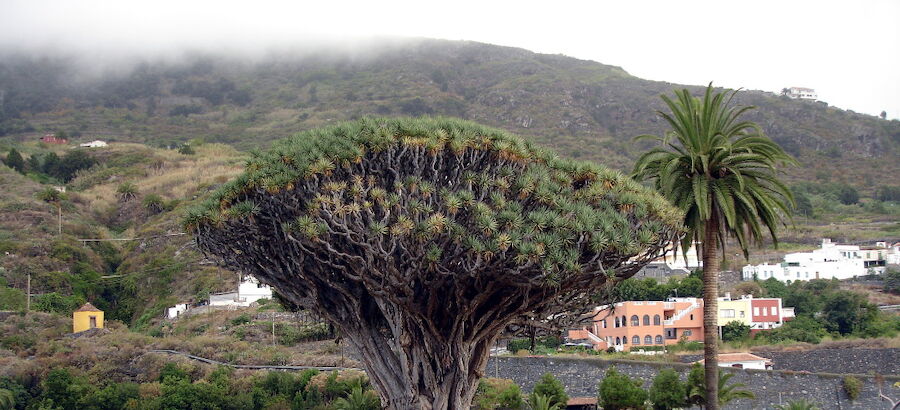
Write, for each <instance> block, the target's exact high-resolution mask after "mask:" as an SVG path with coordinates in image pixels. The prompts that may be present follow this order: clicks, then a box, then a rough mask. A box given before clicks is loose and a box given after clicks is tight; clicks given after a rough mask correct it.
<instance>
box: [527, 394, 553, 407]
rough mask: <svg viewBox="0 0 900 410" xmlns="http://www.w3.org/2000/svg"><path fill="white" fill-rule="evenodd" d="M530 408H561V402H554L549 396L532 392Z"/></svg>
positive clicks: (529, 399)
mask: <svg viewBox="0 0 900 410" xmlns="http://www.w3.org/2000/svg"><path fill="white" fill-rule="evenodd" d="M528 409H529V410H559V409H560V407H559V404H557V403H553V402H552V401H551V399H550V398H549V397H546V396H542V395H540V394H532V395H531V396H530V397H528Z"/></svg>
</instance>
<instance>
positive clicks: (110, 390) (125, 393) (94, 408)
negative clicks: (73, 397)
mask: <svg viewBox="0 0 900 410" xmlns="http://www.w3.org/2000/svg"><path fill="white" fill-rule="evenodd" d="M138 400H140V393H139V392H138V384H137V383H112V384H110V385H108V386H106V387H104V388H102V389H99V390H93V391H91V392H90V393H89V394H86V395H85V396H83V397H82V398H81V399H80V400H79V408H81V409H91V410H118V409H124V408H127V405H128V404H132V405H134V404H136V403H137V401H138ZM130 402H131V403H130Z"/></svg>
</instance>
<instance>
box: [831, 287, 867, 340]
mask: <svg viewBox="0 0 900 410" xmlns="http://www.w3.org/2000/svg"><path fill="white" fill-rule="evenodd" d="M868 307H869V303H868V301H866V299H865V296H863V295H862V294H859V293H853V292H849V291H846V290H842V291H837V292H834V293H831V294H829V295H828V296H827V297H826V299H825V305H824V306H823V307H822V319H823V320H824V322H825V327H826V328H827V329H828V330H830V331H833V332H834V331H836V332H838V333H840V334H842V335H847V334H850V333H852V332H853V331H854V330H857V329H859V328H861V327H863V326H864V322H865V320H864V319H865V317H866V315H865V312H866V310H867V308H868ZM872 308H875V307H874V306H872ZM876 309H877V308H876Z"/></svg>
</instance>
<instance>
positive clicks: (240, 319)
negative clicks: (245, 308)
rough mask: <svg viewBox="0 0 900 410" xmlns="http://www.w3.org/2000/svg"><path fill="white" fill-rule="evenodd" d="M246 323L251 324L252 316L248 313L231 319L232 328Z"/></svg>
mask: <svg viewBox="0 0 900 410" xmlns="http://www.w3.org/2000/svg"><path fill="white" fill-rule="evenodd" d="M246 323H250V315H248V314H246V313H242V314H241V315H240V316H238V317H236V318H234V319H231V325H232V326H240V325H243V324H246Z"/></svg>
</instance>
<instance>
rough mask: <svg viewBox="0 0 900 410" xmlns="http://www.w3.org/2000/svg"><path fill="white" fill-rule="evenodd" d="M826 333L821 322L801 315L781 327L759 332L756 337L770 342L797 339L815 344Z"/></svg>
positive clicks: (797, 340)
mask: <svg viewBox="0 0 900 410" xmlns="http://www.w3.org/2000/svg"><path fill="white" fill-rule="evenodd" d="M826 334H827V331H826V330H825V327H824V326H822V323H821V322H819V321H818V320H816V319H815V318H813V317H812V316H809V315H799V316H797V317H795V318H794V319H793V320H790V321H788V322H785V323H784V325H782V326H781V327H778V328H775V329H772V330H768V331H765V332H759V333H757V334H756V336H755V337H756V338H757V339H762V340H765V341H767V342H768V343H777V342H784V341H796V342H805V343H813V344H815V343H819V342H821V341H822V337H824V336H825V335H826Z"/></svg>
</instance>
